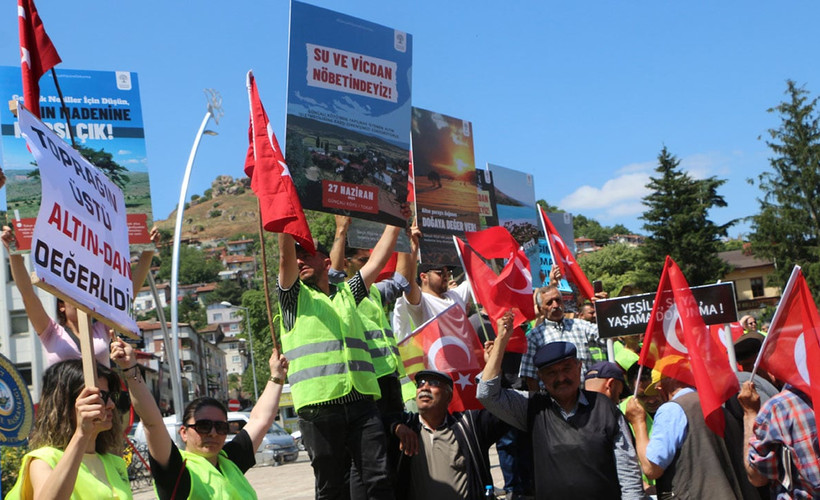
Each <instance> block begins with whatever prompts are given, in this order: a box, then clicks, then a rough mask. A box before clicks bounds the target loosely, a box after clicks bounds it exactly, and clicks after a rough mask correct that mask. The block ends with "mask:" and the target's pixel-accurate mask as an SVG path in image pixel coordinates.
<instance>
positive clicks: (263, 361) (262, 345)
mask: <svg viewBox="0 0 820 500" xmlns="http://www.w3.org/2000/svg"><path fill="white" fill-rule="evenodd" d="M271 301H272V304H271V305H272V307H273V308H274V312H273V313H274V314H276V313H277V311H278V310H279V305H278V302H277V300H276V297H271ZM242 306H243V307H247V308H248V309H247V311H248V313H249V315H248V321H242V333H241V334H239V337H240V338H248V334H249V333H250V335H253V357H254V365H255V366H256V380H257V385H258V387H259V393H260V394H261V393H262V389H263V388H264V387H265V384H266V383H267V381H268V379H269V378H270V367H269V366H268V359H270V355H271V352H272V351H273V341H272V340H271V336H270V324H269V323H268V313H267V306H266V305H265V294H264V292H261V291H256V290H250V291H247V292H245V293H244V294H243V295H242ZM240 314H242V315H243V319H244V314H245V310H244V309H242V310H241V312H240ZM248 323H250V329H251V331H250V332H247V331H246V329H247V326H248ZM274 329H275V331H277V342H278V341H279V340H278V329H279V324H278V319H277V320H274ZM248 348H250V346H248ZM242 392H244V393H246V394H253V370H252V369H251V366H250V365H248V367H247V368H246V369H245V373H243V374H242Z"/></svg>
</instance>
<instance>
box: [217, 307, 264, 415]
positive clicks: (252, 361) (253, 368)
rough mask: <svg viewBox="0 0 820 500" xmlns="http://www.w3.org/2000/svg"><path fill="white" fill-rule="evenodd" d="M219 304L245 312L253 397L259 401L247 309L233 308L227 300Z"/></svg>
mask: <svg viewBox="0 0 820 500" xmlns="http://www.w3.org/2000/svg"><path fill="white" fill-rule="evenodd" d="M219 304H220V305H223V306H225V307H232V308H234V309H244V310H245V332H246V333H247V334H248V347H250V349H251V373H253V395H254V396H255V398H256V399H255V401H259V387H258V386H257V385H256V363H255V362H254V360H253V333H251V320H250V318H249V317H248V316H249V313H248V308H247V307H244V306H235V305H233V304H231V303H230V302H228V301H227V300H223V301H222V302H220V303H219Z"/></svg>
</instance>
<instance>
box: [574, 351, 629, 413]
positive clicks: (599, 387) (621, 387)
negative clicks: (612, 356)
mask: <svg viewBox="0 0 820 500" xmlns="http://www.w3.org/2000/svg"><path fill="white" fill-rule="evenodd" d="M584 389H586V390H588V391H590V392H599V393H601V394H603V395H604V396H606V397H608V398H609V399H610V400H611V401H612V402H613V403H614V404H615V405H616V406H617V405H618V403H619V402H620V401H621V398H622V397H626V396H627V395H628V393H627V392H625V389H626V378H625V377H624V371H623V370H621V367H620V366H618V365H617V364H616V363H613V362H611V361H598V362H597V363H594V364H593V365H591V366H590V367H589V370H587V372H586V375H585V377H584Z"/></svg>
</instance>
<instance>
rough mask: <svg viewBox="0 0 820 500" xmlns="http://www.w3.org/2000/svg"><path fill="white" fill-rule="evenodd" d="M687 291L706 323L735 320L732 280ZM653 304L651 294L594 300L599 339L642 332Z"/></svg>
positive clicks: (652, 294)
mask: <svg viewBox="0 0 820 500" xmlns="http://www.w3.org/2000/svg"><path fill="white" fill-rule="evenodd" d="M690 290H692V295H693V296H694V298H695V300H696V301H697V303H698V309H699V311H700V314H701V316H703V322H704V323H706V324H707V325H716V324H720V323H731V322H733V321H737V305H736V303H735V285H734V283H731V282H730V283H718V284H716V285H703V286H695V287H691V288H690ZM654 303H655V294H654V293H643V294H640V295H630V296H628V297H615V298H611V299H605V300H598V301H596V302H595V315H596V316H597V319H598V334H599V335H600V336H601V338H610V337H621V336H624V335H637V334H641V335H642V334H644V333H645V332H646V326H647V325H648V324H649V317H650V314H651V313H652V306H653V305H654Z"/></svg>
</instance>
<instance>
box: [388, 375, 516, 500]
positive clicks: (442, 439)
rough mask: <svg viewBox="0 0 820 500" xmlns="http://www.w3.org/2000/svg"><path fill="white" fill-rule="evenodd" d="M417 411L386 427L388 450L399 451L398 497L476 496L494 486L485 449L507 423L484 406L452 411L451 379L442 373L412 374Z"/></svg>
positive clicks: (415, 499) (414, 499)
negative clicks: (388, 441) (388, 430)
mask: <svg viewBox="0 0 820 500" xmlns="http://www.w3.org/2000/svg"><path fill="white" fill-rule="evenodd" d="M415 380H416V386H417V389H416V404H417V406H418V411H419V412H418V413H405V414H404V415H403V416H402V418H401V419H400V420H399V421H396V422H393V423H391V424H390V425H389V428H390V434H391V436H392V438H391V443H390V446H389V449H390V453H394V454H396V455H400V456H399V457H398V459H397V460H396V462H397V463H398V474H397V477H398V484H397V485H396V498H397V499H405V498H406V499H411V500H422V499H430V498H435V499H436V500H448V499H467V498H480V497H483V496H484V492H485V487H486V486H487V485H492V484H493V478H492V475H491V474H490V461H489V456H488V453H487V450H488V449H489V448H490V446H492V445H493V443H495V442H496V441H497V440H498V438H499V437H501V435H502V434H504V433H505V432H506V431H507V429H508V427H507V426H506V425H505V424H504V423H503V422H500V421H499V420H498V419H497V418H495V417H494V416H493V415H492V414H490V412H488V411H487V410H467V411H464V412H458V413H450V412H449V411H448V410H447V407H448V405H449V404H450V400H451V399H452V398H453V379H452V378H450V376H449V375H447V374H446V373H442V372H438V371H434V370H422V371H420V372H418V373H416V377H415Z"/></svg>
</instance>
